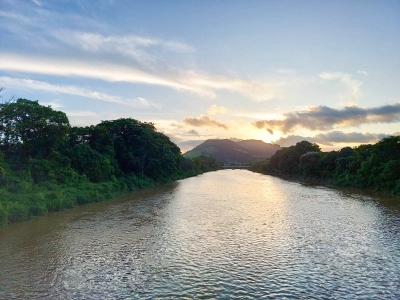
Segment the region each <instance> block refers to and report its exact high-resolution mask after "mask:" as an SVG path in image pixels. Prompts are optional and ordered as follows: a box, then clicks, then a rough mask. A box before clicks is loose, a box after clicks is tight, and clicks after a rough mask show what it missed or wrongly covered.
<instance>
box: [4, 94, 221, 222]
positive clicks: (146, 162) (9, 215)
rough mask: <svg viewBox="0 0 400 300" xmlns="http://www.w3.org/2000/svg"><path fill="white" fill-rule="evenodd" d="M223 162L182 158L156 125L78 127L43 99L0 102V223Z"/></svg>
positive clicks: (99, 198) (117, 123)
mask: <svg viewBox="0 0 400 300" xmlns="http://www.w3.org/2000/svg"><path fill="white" fill-rule="evenodd" d="M219 167H220V165H219V163H218V162H217V161H216V160H215V159H213V158H210V157H205V156H202V157H197V158H195V159H187V158H183V157H182V155H181V152H180V149H179V148H178V146H177V145H175V144H174V143H173V142H171V141H170V139H169V138H168V137H167V136H165V135H164V134H162V133H160V132H157V130H156V128H155V126H154V124H153V123H148V122H140V121H137V120H134V119H131V118H122V119H118V120H113V121H102V122H101V123H100V124H98V125H94V126H87V127H73V126H71V125H70V123H69V120H68V118H67V116H66V114H65V113H64V112H61V111H56V110H53V109H52V108H51V107H50V106H42V105H40V104H39V103H38V101H30V100H27V99H17V100H15V101H8V102H4V103H2V104H0V225H5V224H7V223H12V222H17V221H22V220H27V219H30V218H31V217H33V216H37V215H44V214H46V213H48V212H50V211H58V210H62V209H64V208H69V207H73V206H75V205H79V204H86V203H91V202H97V201H102V200H106V199H110V198H112V197H115V196H116V195H119V194H122V193H126V192H127V191H133V190H137V189H141V188H145V187H150V186H153V185H155V184H160V183H166V182H170V181H173V180H177V179H181V178H185V177H189V176H194V175H197V174H200V173H203V172H207V171H211V170H216V169H218V168H219Z"/></svg>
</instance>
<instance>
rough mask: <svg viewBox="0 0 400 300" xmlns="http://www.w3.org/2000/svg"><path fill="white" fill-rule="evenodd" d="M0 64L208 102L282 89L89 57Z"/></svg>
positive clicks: (264, 96)
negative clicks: (222, 93) (225, 93)
mask: <svg viewBox="0 0 400 300" xmlns="http://www.w3.org/2000/svg"><path fill="white" fill-rule="evenodd" d="M0 61H1V62H2V63H1V64H0V69H1V70H11V71H19V72H27V73H37V74H47V75H58V76H79V77H89V78H95V79H101V80H105V81H111V82H115V81H123V82H133V83H143V84H152V85H160V86H166V87H170V88H173V89H176V90H185V91H189V92H192V93H196V94H199V95H201V96H206V97H211V98H214V97H216V94H215V91H216V90H230V91H235V92H239V93H241V94H243V95H245V96H247V97H250V98H253V99H255V100H259V101H263V100H269V99H273V98H276V97H279V96H280V94H281V90H282V86H283V84H282V83H274V84H269V83H266V82H261V81H249V80H243V79H233V78H229V77H224V76H207V75H201V74H199V73H196V72H194V71H192V70H181V69H177V68H161V69H154V67H148V68H145V69H143V68H137V67H135V66H127V65H123V64H118V63H112V62H108V61H104V60H100V59H90V58H89V57H87V58H86V59H85V60H80V59H71V58H54V57H33V56H24V55H16V54H9V53H3V54H0Z"/></svg>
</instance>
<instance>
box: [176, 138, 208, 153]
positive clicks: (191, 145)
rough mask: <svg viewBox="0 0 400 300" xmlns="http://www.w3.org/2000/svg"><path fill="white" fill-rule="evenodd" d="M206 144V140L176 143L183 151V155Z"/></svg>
mask: <svg viewBox="0 0 400 300" xmlns="http://www.w3.org/2000/svg"><path fill="white" fill-rule="evenodd" d="M203 142H205V140H186V141H176V142H175V143H176V144H177V145H178V147H179V148H180V149H181V151H182V153H185V152H187V151H190V150H192V149H193V148H194V147H196V146H198V145H200V144H201V143H203Z"/></svg>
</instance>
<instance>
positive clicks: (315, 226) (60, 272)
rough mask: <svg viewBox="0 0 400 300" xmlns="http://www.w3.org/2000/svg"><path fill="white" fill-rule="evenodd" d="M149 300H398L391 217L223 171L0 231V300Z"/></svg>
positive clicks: (353, 202) (392, 212) (323, 191)
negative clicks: (158, 299)
mask: <svg viewBox="0 0 400 300" xmlns="http://www.w3.org/2000/svg"><path fill="white" fill-rule="evenodd" d="M383 203H384V204H383ZM155 298H164V299H165V298H166V299H176V298H178V299H193V298H194V299H214V298H216V299H254V298H260V299H263V298H266V299H273V298H276V299H282V298H283V299H284V298H288V299H299V298H303V299H305V298H307V299H346V298H347V299H357V298H358V299H373V298H375V299H378V298H379V299H400V212H399V209H398V207H396V206H393V205H392V206H389V205H387V203H386V202H382V201H381V200H380V199H376V198H374V197H370V196H367V195H358V194H350V193H346V192H341V191H337V190H332V189H327V188H323V187H308V186H304V185H301V184H298V183H294V182H288V181H284V180H281V179H279V178H274V177H270V176H265V175H260V174H256V173H252V172H249V171H246V170H223V171H217V172H211V173H206V174H203V175H201V176H197V177H193V178H189V179H185V180H182V181H179V182H176V183H173V184H169V185H164V186H160V187H157V188H154V189H150V190H145V191H139V192H134V193H131V194H129V195H127V196H125V197H122V198H119V199H115V200H113V201H109V202H103V203H97V204H93V205H89V206H84V207H78V208H74V209H72V210H68V211H64V212H60V213H53V214H50V215H49V216H46V217H41V218H38V219H36V220H32V221H29V222H23V223H19V224H12V225H10V226H7V227H5V228H0V299H155Z"/></svg>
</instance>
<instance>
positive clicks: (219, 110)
mask: <svg viewBox="0 0 400 300" xmlns="http://www.w3.org/2000/svg"><path fill="white" fill-rule="evenodd" d="M227 111H228V110H227V109H226V108H225V107H223V106H218V105H216V104H213V105H211V106H210V107H209V109H207V113H208V114H209V115H216V114H225V113H226V112H227Z"/></svg>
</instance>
